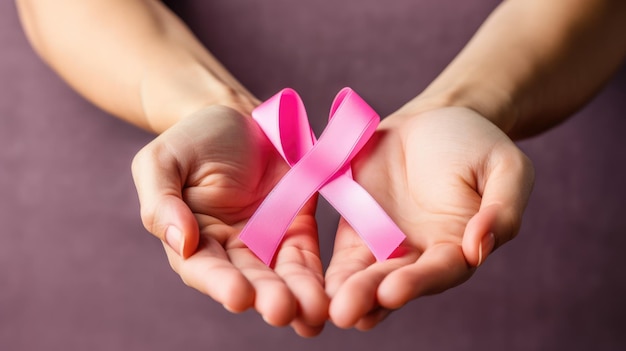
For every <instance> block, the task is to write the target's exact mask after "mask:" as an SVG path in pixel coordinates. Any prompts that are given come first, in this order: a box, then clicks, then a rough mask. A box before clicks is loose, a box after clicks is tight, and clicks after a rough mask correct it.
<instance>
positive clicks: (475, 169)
mask: <svg viewBox="0 0 626 351" xmlns="http://www.w3.org/2000/svg"><path fill="white" fill-rule="evenodd" d="M502 160H507V161H506V162H505V163H506V164H503V163H501V161H502ZM498 162H500V165H499V166H498V167H500V169H498V170H496V169H495V168H493V167H495V166H494V164H495V163H498ZM509 163H510V165H509ZM502 167H504V168H510V169H509V171H510V172H512V173H511V174H512V177H513V178H515V179H514V181H518V180H523V179H526V180H528V179H529V175H530V178H532V175H531V173H532V172H531V171H530V170H529V167H528V165H527V163H526V161H525V157H524V156H523V155H522V154H521V152H519V150H518V149H517V148H516V147H515V146H514V144H513V143H512V142H511V141H510V140H509V139H508V138H507V137H506V136H505V135H504V134H503V133H502V132H501V131H500V130H499V129H498V128H496V127H495V126H493V125H491V124H490V123H489V122H487V121H486V120H484V119H483V118H482V117H481V116H478V115H476V114H475V113H473V112H470V111H468V110H464V109H458V108H457V109H455V108H452V109H445V110H436V111H431V112H427V113H423V114H421V115H419V116H399V115H397V116H393V117H390V118H388V119H386V120H385V121H383V123H381V127H380V128H379V133H378V134H377V136H376V137H375V138H374V139H373V140H372V141H371V142H370V144H369V145H368V147H367V148H366V149H365V150H364V152H363V153H361V154H360V157H359V159H358V160H357V161H356V162H355V176H356V179H357V181H358V182H359V183H361V184H362V185H363V186H364V187H365V188H366V189H367V190H368V191H369V192H370V193H371V194H372V196H374V198H376V199H377V201H378V202H379V203H380V204H381V206H383V208H385V209H386V210H387V212H388V213H389V214H390V216H391V217H392V218H393V219H394V221H395V222H396V223H397V224H398V226H399V227H400V228H401V229H402V230H403V231H404V232H405V234H406V235H407V239H406V240H405V242H404V243H403V244H402V245H401V248H400V250H399V251H398V252H397V255H395V256H396V257H395V258H392V259H389V260H387V261H384V262H375V261H374V258H373V257H372V255H371V254H370V253H369V252H368V250H367V248H366V247H365V246H364V245H363V244H362V242H361V241H360V240H359V239H358V237H357V236H356V233H354V231H353V230H352V229H351V228H350V227H349V226H348V225H347V224H346V223H345V222H342V223H341V224H340V227H339V229H338V232H337V238H336V242H335V252H334V255H333V260H332V262H331V265H330V267H329V269H328V272H327V275H326V282H327V290H328V292H329V294H330V295H331V296H332V298H333V302H332V304H331V307H330V315H331V318H332V319H333V321H334V322H335V323H336V324H338V325H339V326H343V327H349V326H353V325H356V326H357V327H358V328H361V329H368V328H371V327H373V326H374V325H376V324H377V323H378V322H379V321H380V320H382V319H383V318H384V317H385V316H386V315H387V314H388V311H389V310H390V309H395V308H399V307H400V306H402V305H404V304H405V303H407V302H408V301H410V300H411V299H413V298H416V297H418V296H421V295H425V294H432V293H436V292H439V291H443V290H445V289H448V288H450V287H453V286H455V285H458V284H460V283H462V282H463V281H465V280H466V279H468V278H469V277H470V276H471V274H472V272H473V271H474V266H475V265H476V264H478V262H477V261H478V260H482V257H480V258H477V257H476V254H475V253H476V250H475V249H467V245H469V244H472V242H471V240H470V241H468V238H467V236H468V235H473V236H476V235H478V234H485V233H479V232H480V231H481V230H482V231H489V230H493V229H492V228H489V227H490V226H493V225H495V224H494V223H491V222H493V221H494V216H495V215H494V214H493V211H490V210H489V207H490V205H491V204H486V203H485V201H486V200H483V199H484V198H485V199H486V197H485V196H484V195H485V190H486V188H487V187H491V186H492V185H490V184H491V183H494V184H495V182H498V181H499V180H498V174H497V172H500V171H501V170H502ZM490 182H491V183H490ZM517 183H518V184H519V186H517V189H515V191H517V192H518V193H520V194H521V196H519V199H518V200H516V201H517V202H518V203H519V204H520V205H521V207H522V208H523V205H524V203H525V201H526V200H525V197H526V196H527V193H528V192H529V191H530V188H529V187H525V184H524V182H523V181H522V182H517ZM526 184H528V181H526ZM493 205H494V206H500V205H501V204H499V203H495V202H494V203H493ZM481 209H485V211H484V212H483V211H481V216H475V215H476V214H477V213H478V212H479V210H481ZM483 213H484V215H482V214H483ZM473 217H474V218H473ZM470 220H471V222H473V223H472V227H473V228H474V229H475V230H473V231H472V230H469V229H471V228H469V227H468V224H469V223H470ZM464 241H465V242H464ZM464 249H465V250H464ZM480 254H482V253H480Z"/></svg>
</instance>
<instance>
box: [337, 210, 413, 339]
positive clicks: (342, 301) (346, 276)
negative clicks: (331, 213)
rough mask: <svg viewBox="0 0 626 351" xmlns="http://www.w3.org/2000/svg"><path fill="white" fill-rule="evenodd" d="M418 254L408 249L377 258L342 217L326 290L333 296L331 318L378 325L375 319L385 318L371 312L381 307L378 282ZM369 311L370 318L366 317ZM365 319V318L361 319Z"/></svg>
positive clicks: (341, 323) (358, 324)
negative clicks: (380, 259)
mask: <svg viewBox="0 0 626 351" xmlns="http://www.w3.org/2000/svg"><path fill="white" fill-rule="evenodd" d="M416 258H417V255H416V254H414V253H407V254H405V255H403V256H402V257H399V258H393V259H389V260H386V261H384V262H376V261H375V259H374V257H373V255H372V253H371V252H370V251H369V249H368V248H367V246H365V244H364V243H363V241H362V240H361V239H360V237H359V236H358V235H357V234H356V233H355V231H354V230H353V229H352V228H351V227H350V226H349V225H348V224H347V223H346V222H345V221H344V220H343V219H342V220H341V221H340V223H339V227H338V230H337V236H336V239H335V249H334V252H333V258H332V260H331V262H330V265H329V267H328V270H327V272H326V291H327V293H328V295H329V296H330V297H331V302H330V307H329V317H330V319H331V320H332V322H333V323H334V324H335V325H336V326H338V327H340V328H351V327H357V328H362V329H369V328H370V326H371V327H373V325H375V323H373V321H374V320H376V319H378V320H379V321H382V319H384V316H383V314H380V315H374V314H371V311H374V310H377V309H378V307H379V302H378V299H377V294H378V288H379V285H380V284H381V283H382V282H383V281H384V280H385V279H386V277H387V275H388V274H389V273H391V272H392V271H394V270H396V269H398V268H400V267H402V266H403V265H405V264H408V263H409V262H411V261H414V260H415V259H416ZM370 314H371V315H370ZM368 315H369V316H370V317H371V318H365V316H368ZM364 318H365V319H364ZM362 319H363V320H364V322H361V320H362Z"/></svg>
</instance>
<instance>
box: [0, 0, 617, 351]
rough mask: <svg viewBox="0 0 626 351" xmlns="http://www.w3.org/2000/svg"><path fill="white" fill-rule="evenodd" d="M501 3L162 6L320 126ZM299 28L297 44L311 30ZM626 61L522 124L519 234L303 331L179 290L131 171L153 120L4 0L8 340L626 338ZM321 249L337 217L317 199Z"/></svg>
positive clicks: (435, 62) (344, 345) (407, 94)
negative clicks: (94, 78)
mask: <svg viewBox="0 0 626 351" xmlns="http://www.w3.org/2000/svg"><path fill="white" fill-rule="evenodd" d="M497 3H498V1H495V0H484V1H480V2H479V1H463V0H412V1H411V0H390V1H380V0H318V1H308V2H300V1H292V0H266V1H243V0H213V1H210V2H209V1H206V2H205V1H195V2H193V1H177V2H176V3H175V4H172V6H173V8H174V9H175V10H176V11H177V12H178V13H180V14H181V15H182V16H183V17H184V18H185V20H186V21H188V23H189V24H190V26H191V27H192V28H193V30H194V31H195V32H196V33H197V34H198V35H199V37H200V38H201V40H202V41H203V42H205V44H206V45H207V46H209V47H210V48H211V50H212V51H213V52H214V53H215V54H216V55H217V56H218V57H219V58H220V59H221V60H222V61H223V62H224V63H225V65H226V66H227V67H228V68H230V69H231V70H232V71H233V72H234V74H235V75H236V76H237V77H239V78H240V79H241V81H242V82H243V83H244V84H246V85H247V86H248V87H249V88H250V89H251V90H252V91H253V92H254V93H255V94H257V96H259V97H260V98H263V99H264V98H267V97H269V96H270V95H272V94H273V93H274V92H276V91H277V90H279V89H280V88H283V87H285V86H291V87H294V88H296V89H297V90H298V91H299V92H300V93H301V95H302V96H303V98H304V99H305V103H306V104H307V107H308V109H309V112H310V115H311V116H317V120H316V122H315V123H316V124H315V129H316V131H317V132H319V131H321V128H322V127H323V124H324V119H325V115H326V113H327V109H328V107H329V104H330V102H331V99H332V97H333V96H334V94H335V93H336V92H337V90H338V89H339V88H341V87H342V86H351V87H353V88H355V89H356V90H357V91H358V92H359V93H360V94H361V95H363V96H364V97H365V99H366V100H368V101H369V102H371V104H372V105H373V106H374V107H375V108H376V109H377V110H378V111H379V112H380V113H381V115H385V114H387V113H390V112H392V111H393V110H394V109H395V108H397V107H398V106H400V105H401V104H402V103H404V102H405V101H407V100H408V99H409V98H411V97H413V96H414V95H415V94H417V93H418V92H419V91H420V90H421V89H423V88H424V87H425V86H426V84H428V82H429V81H430V80H432V79H433V78H434V77H435V76H436V75H437V74H438V73H439V71H440V70H441V69H442V68H443V67H444V66H445V65H446V64H447V63H448V62H449V60H450V59H451V58H452V57H454V55H455V54H456V53H457V52H458V51H459V50H460V49H461V48H462V46H463V45H464V43H465V42H466V41H467V39H468V38H469V37H470V36H471V35H472V33H473V32H474V31H475V29H476V28H477V27H478V26H479V24H480V23H481V22H482V21H483V20H484V18H485V17H486V16H487V14H488V13H489V12H490V11H491V9H492V8H493V7H494V6H496V4H497ZM303 43H305V44H303ZM624 111H626V70H624V69H622V70H621V71H620V72H619V73H618V74H617V76H616V77H615V78H614V79H613V80H612V82H611V83H610V84H609V85H608V87H607V88H606V89H605V90H604V91H603V92H602V93H601V94H599V96H598V97H597V98H596V99H595V100H594V101H593V102H592V103H591V104H589V105H588V106H587V107H586V108H585V109H584V110H583V111H581V112H580V113H578V114H577V116H576V117H575V118H573V119H571V120H570V121H568V122H567V123H565V124H564V125H562V126H560V127H558V128H556V129H554V130H552V131H549V132H548V133H546V134H544V135H542V136H540V137H537V138H534V139H532V140H528V141H524V142H522V143H521V147H522V148H523V149H524V150H525V151H526V152H527V153H528V155H529V156H530V157H531V158H532V159H533V160H534V163H535V166H536V171H537V183H536V187H535V191H534V194H533V196H532V198H531V201H530V205H529V208H528V210H527V213H526V217H525V222H524V226H523V229H522V232H521V234H520V236H519V237H518V238H517V239H516V240H515V241H514V242H512V243H510V244H508V245H507V246H505V247H503V248H502V249H501V250H499V251H498V252H497V253H495V254H494V255H493V256H491V257H490V259H489V260H488V261H487V262H486V264H485V265H484V266H483V267H481V269H480V270H479V271H478V272H477V273H476V275H475V276H474V278H472V279H471V280H470V281H469V282H467V283H466V284H464V285H462V286H460V287H458V288H456V289H453V290H451V291H448V292H445V293H443V294H441V295H438V296H433V297H427V298H422V299H420V300H417V301H415V302H413V303H411V304H409V305H408V306H406V307H405V308H403V309H402V310H400V311H397V312H396V313H395V314H393V315H392V316H391V317H390V318H389V319H388V320H387V321H386V322H385V323H383V324H382V325H380V326H379V327H378V328H377V329H375V330H374V331H371V332H368V333H360V332H356V331H343V330H338V329H336V328H334V327H332V326H330V325H329V326H328V328H327V329H326V330H325V331H324V333H323V334H322V335H321V336H320V337H318V338H316V339H313V340H305V339H301V338H299V337H296V336H295V335H294V334H293V332H292V331H291V330H290V329H288V328H283V329H278V328H272V327H269V326H266V325H265V324H264V323H263V321H262V320H261V319H260V318H259V317H258V316H257V315H255V314H254V313H251V312H247V313H243V314H241V315H232V314H230V313H229V312H226V311H225V310H224V309H223V308H221V306H219V305H218V304H216V303H214V302H213V301H212V300H211V299H209V298H207V297H205V296H202V295H201V294H199V293H197V292H195V291H194V290H191V289H189V288H187V287H185V286H184V285H183V284H182V283H181V282H180V280H179V278H178V277H177V276H176V275H175V274H174V273H173V272H172V271H171V270H170V269H169V266H168V264H167V261H166V259H165V257H164V254H163V252H162V248H161V247H160V243H159V242H157V241H156V240H155V239H154V238H152V237H151V236H150V235H148V234H146V232H145V231H144V230H143V228H142V226H141V224H140V221H139V215H138V203H137V199H136V195H135V191H134V188H133V185H132V181H131V176H130V169H129V165H130V161H131V159H132V157H133V155H134V153H135V152H136V151H137V150H139V149H140V148H141V147H142V146H143V145H144V144H146V143H147V142H148V141H149V140H150V139H151V138H152V136H151V135H149V134H147V133H145V132H142V131H140V130H138V129H136V128H134V127H132V126H129V125H126V124H124V123H123V122H120V121H118V120H116V119H114V118H112V117H110V116H107V115H106V114H105V113H103V112H100V111H99V110H97V109H96V108H94V107H92V106H91V105H90V104H89V103H87V102H86V101H84V100H83V99H81V98H80V97H79V96H77V95H76V94H75V93H74V92H72V91H71V90H70V89H69V88H68V87H67V86H66V85H65V84H64V83H63V82H62V81H61V80H60V79H59V78H57V77H56V76H55V75H54V74H53V73H52V72H51V71H50V70H49V69H48V68H47V67H46V66H45V65H44V64H43V63H42V62H41V60H40V59H38V58H37V57H36V56H35V54H34V53H33V51H32V50H31V49H30V47H29V45H28V43H27V42H26V39H25V37H24V35H23V34H22V31H21V29H20V25H19V22H18V20H17V17H16V14H15V5H14V3H13V2H12V1H2V2H0V349H1V350H44V349H45V350H171V349H176V350H183V349H185V350H220V351H222V350H274V349H285V350H302V351H305V350H321V349H328V350H340V349H349V350H356V349H360V350H362V351H369V350H379V349H382V348H384V349H393V350H397V351H401V350H459V349H463V350H539V349H545V350H565V349H567V350H588V349H599V350H617V349H626V333H625V330H626V322H625V320H624V318H625V316H626V302H625V301H624V297H625V296H626V273H624V267H625V265H624V255H623V250H624V247H626V222H625V221H624V209H625V206H624V205H625V200H624V198H625V197H626V153H625V152H624V150H625V145H626V141H624V139H623V134H624V132H626V118H625V117H626V116H625V113H624ZM319 218H320V220H321V231H322V243H323V251H324V257H325V258H326V259H328V254H329V251H330V245H331V240H332V235H333V230H332V228H333V226H334V225H335V223H336V220H337V216H336V214H335V213H334V212H333V211H332V209H330V208H329V207H328V206H327V205H324V204H322V205H321V208H320V211H319Z"/></svg>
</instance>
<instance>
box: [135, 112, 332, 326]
mask: <svg viewBox="0 0 626 351" xmlns="http://www.w3.org/2000/svg"><path fill="white" fill-rule="evenodd" d="M287 170H288V166H287V164H286V163H285V162H284V161H283V160H282V158H281V157H280V155H278V153H277V152H276V150H275V149H274V148H273V147H272V145H271V144H270V143H269V141H268V140H267V138H266V137H265V135H264V134H263V133H262V131H261V130H260V128H259V127H258V126H257V125H256V123H255V122H254V120H252V118H249V117H244V116H242V115H241V114H239V113H238V112H236V111H234V110H232V109H230V108H226V107H221V106H213V107H208V108H204V109H202V110H199V111H197V112H196V113H194V114H193V115H191V116H189V117H187V118H185V119H183V120H181V121H180V122H178V123H177V124H175V125H174V126H172V127H171V128H169V129H168V130H166V131H165V132H164V133H163V134H161V135H160V136H158V137H157V138H156V139H154V140H153V141H152V142H151V143H149V144H148V145H147V146H145V147H144V148H143V149H142V150H141V151H139V153H138V154H137V155H136V156H135V159H134V160H133V165H132V171H133V178H134V181H135V185H136V187H137V193H138V195H139V201H140V203H141V218H142V221H143V223H144V226H145V227H146V229H147V230H148V231H149V232H150V233H152V234H153V235H155V236H156V237H158V238H159V239H161V240H162V241H163V244H164V245H163V246H164V248H165V252H166V254H167V257H168V260H169V262H170V265H171V266H172V268H173V269H174V271H176V272H177V273H178V274H179V275H180V277H181V278H182V280H183V281H184V282H185V284H187V285H188V286H190V287H193V288H195V289H197V290H199V291H200V292H202V293H204V294H206V295H208V296H210V297H212V298H213V299H214V300H216V301H217V302H219V303H221V304H222V305H223V306H224V307H225V308H226V309H228V310H229V311H233V312H240V311H244V310H246V309H248V308H255V309H256V311H257V312H258V313H259V314H260V315H261V316H262V317H263V319H264V320H265V321H266V322H267V323H268V324H270V325H274V326H283V325H287V324H291V326H292V327H293V328H294V329H295V331H296V332H297V333H298V334H300V335H303V336H314V335H317V334H319V333H320V332H321V330H322V328H323V326H324V323H325V321H326V320H327V318H328V306H329V298H328V297H327V295H326V293H325V291H324V279H323V273H322V264H321V260H320V256H319V244H318V236H317V227H316V223H315V217H314V211H315V200H311V201H309V203H308V204H307V205H306V206H305V207H304V209H303V210H302V211H301V212H300V213H299V214H298V216H297V217H296V219H295V221H294V222H293V224H292V225H291V227H290V228H289V230H288V232H287V234H286V235H285V238H284V240H283V241H282V244H281V246H280V247H279V250H278V252H277V254H276V257H275V260H274V263H273V265H272V267H271V268H270V267H267V266H265V265H264V264H263V262H261V260H259V259H258V258H257V257H256V256H255V255H254V254H253V253H252V252H251V251H250V250H249V249H248V248H247V247H246V246H245V245H244V244H243V243H242V242H241V241H240V240H239V239H238V235H239V233H240V231H241V229H242V228H243V226H244V225H245V224H246V222H247V220H248V219H249V218H250V217H251V216H252V214H253V213H254V212H255V210H256V208H257V207H258V206H259V204H260V203H261V202H262V201H263V199H264V198H265V196H266V195H267V194H268V193H269V191H270V190H271V189H272V188H273V186H274V185H275V184H276V183H277V182H278V180H279V179H280V178H281V177H282V176H283V175H284V174H285V173H286V172H287ZM272 268H273V269H272Z"/></svg>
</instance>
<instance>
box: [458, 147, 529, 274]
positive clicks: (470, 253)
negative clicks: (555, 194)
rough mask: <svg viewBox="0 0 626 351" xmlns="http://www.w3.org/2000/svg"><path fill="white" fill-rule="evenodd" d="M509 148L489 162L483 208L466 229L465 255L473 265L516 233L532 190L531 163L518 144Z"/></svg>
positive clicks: (464, 238)
mask: <svg viewBox="0 0 626 351" xmlns="http://www.w3.org/2000/svg"><path fill="white" fill-rule="evenodd" d="M510 148H513V150H511V149H510ZM510 148H507V149H508V150H507V151H508V152H501V153H499V154H496V155H494V156H492V157H491V159H490V160H489V161H488V162H487V165H488V166H487V169H485V177H484V179H485V181H484V185H483V187H482V188H483V189H484V190H483V192H482V194H481V196H482V201H481V204H480V209H479V211H478V213H476V214H475V215H474V217H472V218H471V219H470V220H469V222H468V223H467V227H466V228H465V233H464V235H463V243H462V246H463V254H464V255H465V259H466V260H467V262H468V263H469V264H470V265H471V266H474V267H477V266H479V265H480V264H481V263H482V262H484V261H485V259H486V257H487V256H488V255H489V254H490V253H491V252H493V250H495V249H496V248H497V247H499V246H501V245H502V244H504V243H506V242H507V241H509V240H511V239H513V238H514V237H515V236H516V235H517V233H518V232H519V229H520V226H521V222H522V214H523V213H524V209H525V208H526V204H527V203H528V198H529V196H530V192H531V191H532V187H533V183H534V170H533V166H532V163H531V162H530V160H529V159H528V158H527V157H526V155H524V154H523V153H522V152H521V151H519V149H517V147H516V146H515V145H513V144H511V145H510Z"/></svg>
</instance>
